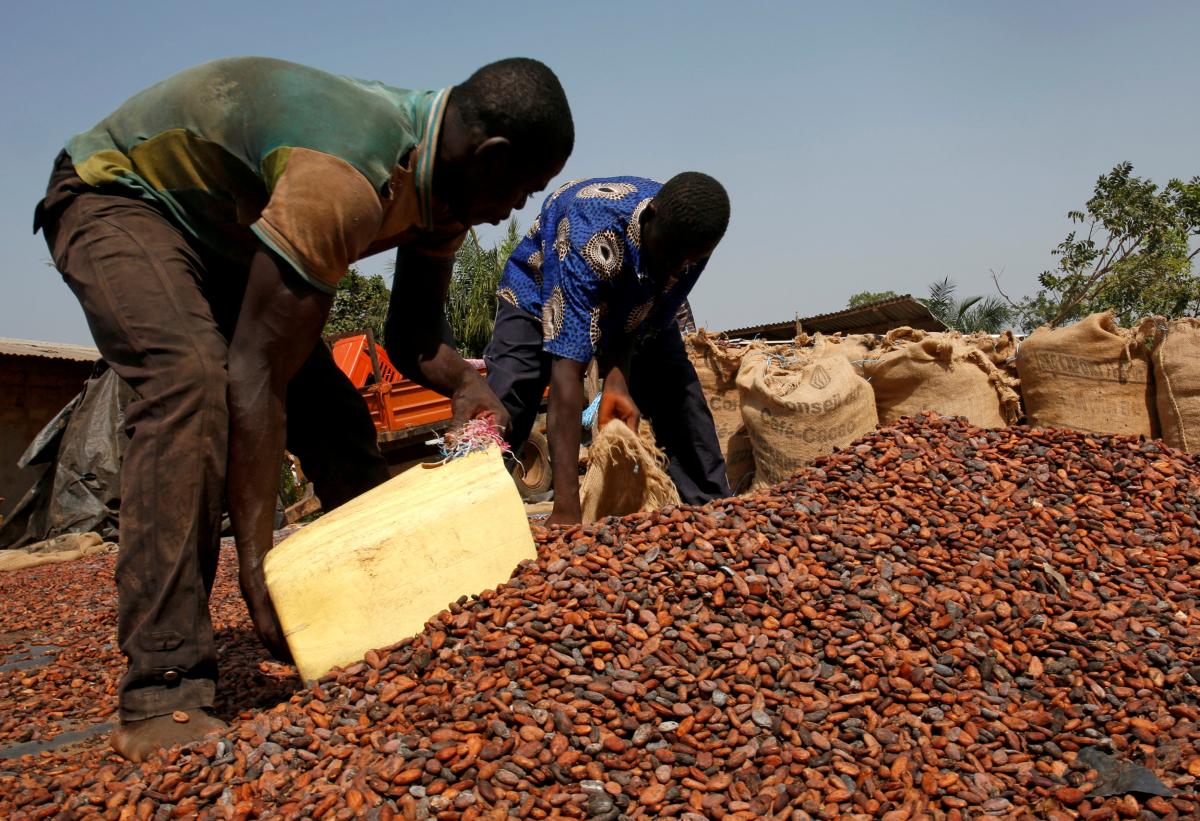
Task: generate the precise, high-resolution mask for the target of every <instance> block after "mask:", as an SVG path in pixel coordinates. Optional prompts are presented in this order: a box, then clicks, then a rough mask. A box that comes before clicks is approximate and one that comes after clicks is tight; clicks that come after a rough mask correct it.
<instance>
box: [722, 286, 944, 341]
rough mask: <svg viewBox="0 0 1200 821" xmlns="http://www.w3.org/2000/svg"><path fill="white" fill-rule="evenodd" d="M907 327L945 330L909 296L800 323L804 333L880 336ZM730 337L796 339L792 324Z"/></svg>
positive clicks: (787, 321) (732, 331)
mask: <svg viewBox="0 0 1200 821" xmlns="http://www.w3.org/2000/svg"><path fill="white" fill-rule="evenodd" d="M902 325H907V326H909V327H910V328H919V329H921V330H923V331H944V330H946V326H945V325H944V324H942V322H941V321H939V320H938V319H936V318H935V317H934V316H933V314H931V313H929V309H928V308H926V307H925V306H924V305H922V304H921V303H920V302H918V301H917V300H915V299H913V298H912V296H911V295H910V294H904V295H902V296H896V297H891V298H890V299H882V300H880V301H879V302H872V303H870V304H868V305H860V306H859V307H857V308H846V309H845V310H842V311H834V312H833V313H828V314H817V315H816V316H810V317H807V318H804V319H801V320H800V327H801V329H802V330H804V331H805V332H806V333H823V334H832V333H838V332H841V333H847V334H882V333H887V332H888V331H890V330H892V329H893V328H899V327H901V326H902ZM725 335H726V336H730V337H744V338H745V337H757V338H760V339H791V338H792V337H794V336H795V335H796V320H794V319H785V320H783V321H782V322H770V323H767V324H765V325H751V326H749V327H746V328H731V329H730V330H728V331H725Z"/></svg>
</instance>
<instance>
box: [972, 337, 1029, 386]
mask: <svg viewBox="0 0 1200 821" xmlns="http://www.w3.org/2000/svg"><path fill="white" fill-rule="evenodd" d="M963 339H965V340H966V341H967V344H969V345H974V346H975V347H976V348H978V349H979V350H981V351H983V352H984V354H985V355H987V358H988V359H990V360H991V362H992V364H993V365H995V366H996V367H997V368H999V369H1000V370H1002V371H1004V372H1005V373H1007V374H1008V375H1009V376H1011V377H1012V378H1013V379H1016V378H1017V338H1016V337H1015V336H1013V332H1012V331H1005V332H1004V333H1002V334H996V335H995V336H992V335H991V334H988V333H982V332H981V333H974V334H968V335H966V336H964V337H963Z"/></svg>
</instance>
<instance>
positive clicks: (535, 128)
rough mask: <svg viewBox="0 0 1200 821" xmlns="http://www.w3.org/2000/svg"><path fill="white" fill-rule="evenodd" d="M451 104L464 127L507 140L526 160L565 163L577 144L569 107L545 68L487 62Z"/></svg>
mask: <svg viewBox="0 0 1200 821" xmlns="http://www.w3.org/2000/svg"><path fill="white" fill-rule="evenodd" d="M452 96H453V99H454V101H455V103H456V105H458V106H459V107H460V110H461V111H462V112H463V118H464V119H465V120H466V122H467V123H469V124H472V125H477V126H479V127H480V128H482V130H483V132H484V133H485V134H486V135H487V136H488V137H505V138H507V139H508V140H509V141H510V142H511V143H512V145H513V148H514V149H515V150H516V152H517V155H518V156H519V157H521V158H522V159H523V160H527V161H538V162H540V161H544V162H545V164H546V165H549V164H551V163H555V164H558V163H562V162H566V159H567V157H569V156H570V154H571V149H572V148H573V147H574V145H575V124H574V122H573V121H572V120H571V107H570V106H569V105H568V104H567V95H566V92H564V91H563V87H562V84H561V83H559V81H558V77H556V76H555V75H554V72H553V71H551V70H550V68H549V67H548V66H546V65H545V64H544V63H541V62H538V61H537V60H531V59H529V58H528V57H510V58H508V59H506V60H498V61H497V62H495V63H489V64H488V65H486V66H484V67H483V68H481V69H479V70H478V71H476V72H475V73H474V74H472V75H471V76H470V77H468V78H467V81H466V82H465V83H463V84H462V85H459V86H455V88H454V90H453V92H452Z"/></svg>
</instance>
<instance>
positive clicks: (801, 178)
mask: <svg viewBox="0 0 1200 821" xmlns="http://www.w3.org/2000/svg"><path fill="white" fill-rule="evenodd" d="M1198 31H1200V3H1195V2H1179V3H1166V2H1161V3H1160V2H1130V3H1112V2H1089V3H1083V2H1005V3H999V2H997V3H972V2H946V3H933V2H927V3H917V2H909V3H841V2H839V3H832V2H831V3H826V4H821V5H815V4H802V3H759V2H738V3H729V2H695V3H665V2H663V3H655V2H634V3H624V2H607V3H562V2H558V3H495V2H486V3H485V2H467V1H466V0H463V2H455V3H422V4H415V3H405V2H397V1H396V0H393V2H361V3H360V2H353V0H344V1H343V2H338V3H328V2H326V3H320V2H310V1H309V0H289V2H256V1H255V0H243V2H236V3H234V2H224V0H221V1H220V2H177V1H176V0H157V2H103V3H97V2H88V3H80V2H34V3H16V2H8V3H6V4H5V6H4V11H3V13H2V14H0V76H3V77H4V78H5V82H4V84H3V85H2V86H0V110H3V111H4V112H5V114H4V127H3V129H2V130H0V132H2V133H0V156H3V157H4V158H5V163H4V168H5V172H6V174H7V177H8V179H7V185H5V186H4V188H3V189H2V190H0V249H2V250H0V260H2V262H3V273H2V276H3V290H2V291H0V336H15V337H24V338H32V339H45V340H55V341H62V342H88V341H89V336H88V332H87V328H86V326H85V325H84V323H83V317H82V313H81V312H80V310H79V307H78V305H77V304H76V302H75V301H74V298H73V297H72V296H71V294H70V292H69V291H68V290H67V288H66V286H65V285H63V284H62V282H61V280H60V279H59V277H58V275H57V273H56V272H55V271H54V270H53V269H51V268H48V267H46V265H45V262H46V260H47V258H48V256H47V253H46V248H45V245H44V244H43V242H42V239H41V237H40V236H39V237H34V236H33V235H32V234H31V233H30V223H31V214H32V210H33V205H34V203H35V202H36V200H37V199H38V197H40V195H41V192H42V191H43V190H44V186H45V181H46V178H47V176H48V174H49V171H50V164H51V161H52V160H53V158H54V155H55V153H56V152H57V151H58V149H59V148H60V147H61V145H62V143H63V142H64V140H65V139H66V138H67V137H69V136H70V135H71V134H72V133H74V132H76V131H80V130H83V129H85V128H88V127H90V126H91V125H92V124H93V123H95V122H96V121H97V120H98V119H100V118H101V117H103V116H104V115H105V114H107V113H108V112H109V111H110V110H112V109H113V108H115V107H116V106H117V105H119V104H120V103H121V102H122V101H123V100H124V99H125V98H127V97H128V96H130V95H131V94H133V93H135V92H137V91H139V90H140V89H141V88H143V87H145V86H147V85H150V84H152V83H154V82H156V81H158V80H160V79H162V78H163V77H165V76H167V75H169V74H171V73H173V72H174V71H177V70H179V69H182V68H185V67H187V66H189V65H192V64H195V63H199V62H203V61H205V60H209V59H213V58H217V57H225V56H231V55H241V54H261V55H269V56H275V57H282V58H286V59H290V60H296V61H299V62H304V63H308V64H311V65H314V66H317V67H320V68H324V69H326V70H329V71H334V72H337V73H342V74H349V75H353V76H357V77H364V78H370V79H377V80H381V81H384V82H387V83H390V84H393V85H397V86H401V87H413V88H422V87H428V88H432V87H440V86H444V85H448V84H451V83H454V82H457V81H459V80H461V79H463V78H465V77H466V76H467V75H468V74H469V73H470V72H471V71H472V70H474V69H475V68H476V67H478V66H479V65H481V64H483V63H485V62H488V61H490V60H493V59H497V58H500V57H507V56H514V55H524V56H531V57H537V58H539V59H541V60H544V61H545V62H546V63H548V64H549V65H550V66H551V67H552V68H554V70H555V71H556V72H557V73H558V75H559V77H560V78H561V80H562V82H563V85H564V86H565V88H566V90H567V95H568V97H569V99H570V101H571V106H572V109H573V110H574V114H575V124H576V132H577V135H578V136H577V141H576V148H575V153H574V155H573V156H572V157H571V159H570V161H569V162H568V164H567V167H566V169H565V171H564V172H563V176H562V179H564V180H565V179H569V178H572V177H587V176H597V175H613V174H637V175H642V176H649V177H655V178H658V179H666V178H667V177H669V176H671V175H672V174H674V173H676V172H678V171H683V170H688V169H697V170H702V171H706V172H708V173H710V174H713V175H714V176H716V177H717V178H718V179H720V180H721V181H722V182H724V183H725V185H726V187H727V188H728V189H729V192H730V196H731V198H732V203H733V217H732V221H731V224H730V229H729V233H728V235H727V236H726V238H725V241H724V242H723V243H722V244H721V246H720V248H719V249H718V251H717V254H716V256H715V257H714V258H713V261H712V263H711V265H710V266H709V268H708V270H707V272H706V273H705V275H704V278H703V279H702V280H701V281H700V284H699V285H698V286H697V289H696V291H695V292H694V299H693V304H694V306H695V309H696V314H697V316H698V318H699V319H700V321H701V322H702V323H703V324H707V325H708V326H710V327H712V328H715V329H723V328H728V327H730V326H737V325H746V324H753V323H758V322H766V321H773V320H781V319H788V318H790V317H792V316H793V315H794V314H795V313H797V312H798V313H800V314H802V315H807V314H813V313H819V312H823V311H830V310H837V309H839V308H842V307H844V305H845V302H846V299H847V297H848V296H849V295H850V294H851V293H853V292H855V291H859V290H864V289H870V290H882V289H892V290H897V291H902V292H903V291H911V292H914V293H917V294H921V293H924V291H925V289H926V287H927V285H928V283H929V282H931V281H933V280H935V279H939V278H941V277H943V276H950V277H952V278H954V279H955V280H956V281H957V282H958V283H959V284H960V289H961V291H962V292H963V293H964V294H965V293H980V292H985V291H986V292H989V293H990V292H991V282H990V280H989V275H988V271H989V269H992V268H995V269H997V270H1000V269H1003V271H1004V277H1003V282H1004V284H1005V289H1006V290H1008V291H1009V292H1010V293H1012V294H1014V295H1017V294H1021V293H1024V292H1028V291H1030V290H1032V289H1033V288H1034V286H1035V279H1034V278H1035V276H1036V274H1037V273H1038V272H1039V271H1040V270H1042V269H1044V268H1046V267H1048V266H1049V265H1050V264H1051V257H1050V255H1049V250H1050V248H1051V247H1053V246H1054V245H1055V244H1056V243H1057V242H1058V241H1059V240H1060V239H1062V237H1063V236H1064V234H1065V233H1066V231H1067V230H1068V229H1069V225H1068V223H1067V221H1066V218H1065V213H1066V211H1067V210H1068V209H1072V208H1078V207H1080V206H1081V205H1082V204H1083V202H1084V200H1086V198H1087V196H1088V194H1089V193H1090V191H1091V187H1092V185H1093V184H1094V182H1095V179H1096V177H1098V176H1099V175H1100V174H1101V173H1103V172H1104V171H1107V170H1108V169H1110V168H1111V167H1112V166H1113V165H1114V164H1116V163H1117V162H1120V161H1122V160H1130V161H1132V162H1133V163H1134V168H1135V172H1136V173H1138V174H1139V175H1144V176H1150V177H1151V178H1153V179H1155V180H1156V181H1159V182H1165V181H1166V180H1167V179H1168V178H1170V177H1173V176H1175V177H1190V176H1192V175H1194V174H1197V173H1200V157H1198V156H1197V150H1196V146H1197V144H1198V135H1200V105H1197V92H1196V87H1197V81H1198V79H1200V71H1197V69H1198V68H1200V49H1198V48H1197V45H1196V33H1197V32H1198ZM537 204H538V203H531V204H530V205H529V206H528V207H527V209H526V210H525V212H524V213H522V214H520V215H519V218H520V220H521V223H522V225H528V224H529V222H530V221H531V220H532V217H533V214H534V213H535V210H536V206H537ZM383 265H384V259H383V258H381V257H377V258H374V259H372V260H370V261H368V262H367V264H366V265H365V266H364V267H366V269H367V270H371V271H376V270H383Z"/></svg>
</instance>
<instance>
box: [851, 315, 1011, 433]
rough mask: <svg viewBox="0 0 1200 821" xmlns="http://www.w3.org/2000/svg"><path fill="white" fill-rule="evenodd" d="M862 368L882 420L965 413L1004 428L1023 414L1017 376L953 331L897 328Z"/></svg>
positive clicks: (980, 423)
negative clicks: (996, 364) (1005, 371)
mask: <svg viewBox="0 0 1200 821" xmlns="http://www.w3.org/2000/svg"><path fill="white" fill-rule="evenodd" d="M864 373H865V375H866V377H867V379H868V381H870V383H871V387H872V388H873V389H874V391H875V409H876V411H877V412H878V413H879V423H880V424H882V425H887V424H891V423H892V422H895V421H896V420H897V419H899V418H900V417H902V416H917V415H918V414H920V413H921V412H922V411H933V412H935V413H940V414H942V415H943V416H964V417H966V419H967V420H968V421H969V422H970V423H971V424H973V425H978V426H980V427H984V428H1002V427H1005V426H1006V425H1010V424H1012V423H1013V422H1015V421H1016V420H1017V418H1018V417H1019V416H1020V398H1019V396H1018V395H1017V391H1016V380H1015V379H1013V378H1012V377H1010V376H1008V375H1007V374H1005V373H1004V372H1003V371H1002V370H1000V369H999V368H998V367H996V366H995V365H994V364H992V361H991V360H990V359H989V358H988V356H987V355H986V354H985V353H984V352H983V351H982V350H980V349H979V348H978V347H977V346H976V345H973V344H970V343H969V342H968V341H967V340H966V339H964V337H963V335H962V334H960V333H957V332H954V331H948V332H946V333H925V332H923V331H914V330H912V329H911V328H899V329H896V330H895V331H892V332H891V333H889V334H888V335H887V339H886V341H885V344H884V347H883V350H882V352H880V353H877V354H876V355H875V357H874V358H872V359H871V360H869V361H867V362H866V364H865V370H864Z"/></svg>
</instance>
